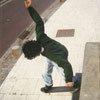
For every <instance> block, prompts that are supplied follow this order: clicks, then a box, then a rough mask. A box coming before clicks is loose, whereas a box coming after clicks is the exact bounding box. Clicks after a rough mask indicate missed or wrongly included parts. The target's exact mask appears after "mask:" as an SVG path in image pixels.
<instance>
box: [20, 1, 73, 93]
mask: <svg viewBox="0 0 100 100" xmlns="http://www.w3.org/2000/svg"><path fill="white" fill-rule="evenodd" d="M25 7H26V8H27V10H28V12H29V14H30V16H31V17H32V19H33V21H34V22H35V23H36V28H35V31H36V40H31V41H27V42H26V43H25V44H24V45H23V47H22V51H23V53H24V55H25V57H26V58H27V59H30V60H31V59H33V58H35V57H37V56H39V55H40V54H41V55H42V56H45V57H46V58H47V59H48V61H47V63H48V66H47V69H46V72H45V74H44V75H43V79H44V82H45V87H44V88H42V91H44V92H48V91H49V90H50V89H51V87H52V86H53V80H52V75H51V74H52V71H53V66H54V65H57V66H58V67H60V68H62V69H63V73H64V74H63V75H64V78H65V86H69V87H71V86H73V85H74V82H73V81H72V78H73V70H72V66H71V64H70V62H69V61H68V51H67V49H66V48H65V47H64V45H62V44H60V43H59V42H57V41H55V40H53V39H51V38H50V37H48V36H47V34H45V31H44V23H43V20H42V18H41V17H40V15H39V14H38V13H37V11H36V10H35V9H34V8H33V7H32V0H25Z"/></svg>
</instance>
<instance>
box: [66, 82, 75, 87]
mask: <svg viewBox="0 0 100 100" xmlns="http://www.w3.org/2000/svg"><path fill="white" fill-rule="evenodd" d="M65 86H66V87H73V86H74V82H68V83H65Z"/></svg>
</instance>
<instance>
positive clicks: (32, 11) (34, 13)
mask: <svg viewBox="0 0 100 100" xmlns="http://www.w3.org/2000/svg"><path fill="white" fill-rule="evenodd" d="M28 11H29V14H30V16H31V18H32V19H33V21H34V22H35V23H36V28H35V31H36V37H37V38H39V37H40V35H41V34H44V23H43V20H42V18H41V17H40V15H39V14H38V13H37V11H36V10H35V9H34V8H33V7H31V6H30V7H28Z"/></svg>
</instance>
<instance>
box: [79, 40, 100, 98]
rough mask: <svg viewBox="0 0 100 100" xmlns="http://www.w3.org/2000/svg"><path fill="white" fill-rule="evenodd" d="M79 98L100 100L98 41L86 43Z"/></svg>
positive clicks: (99, 48) (99, 51)
mask: <svg viewBox="0 0 100 100" xmlns="http://www.w3.org/2000/svg"><path fill="white" fill-rule="evenodd" d="M80 100H100V42H99V43H87V44H86V47H85V55H84V64H83V74H82V85H81V92H80Z"/></svg>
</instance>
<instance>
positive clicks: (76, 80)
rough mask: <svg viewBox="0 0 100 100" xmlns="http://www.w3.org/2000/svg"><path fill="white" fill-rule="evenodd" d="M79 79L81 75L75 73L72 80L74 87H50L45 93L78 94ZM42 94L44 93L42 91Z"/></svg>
mask: <svg viewBox="0 0 100 100" xmlns="http://www.w3.org/2000/svg"><path fill="white" fill-rule="evenodd" d="M81 78H82V74H81V73H76V75H75V76H74V78H73V81H74V83H75V85H74V87H66V86H54V87H51V89H50V90H49V91H48V92H47V93H62V92H70V93H75V92H80V87H81ZM43 88H44V87H43ZM42 90H43V89H42V88H41V91H42ZM42 92H44V91H42Z"/></svg>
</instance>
